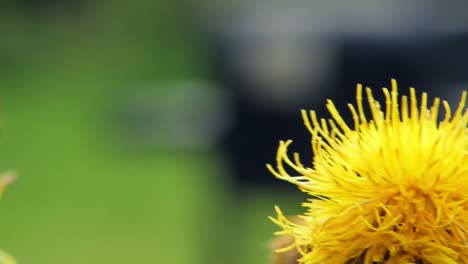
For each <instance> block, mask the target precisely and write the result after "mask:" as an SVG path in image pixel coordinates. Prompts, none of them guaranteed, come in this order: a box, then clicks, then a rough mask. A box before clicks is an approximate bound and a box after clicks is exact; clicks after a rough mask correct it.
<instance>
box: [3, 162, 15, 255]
mask: <svg viewBox="0 0 468 264" xmlns="http://www.w3.org/2000/svg"><path fill="white" fill-rule="evenodd" d="M15 179H16V173H15V172H13V171H10V172H7V173H4V174H3V175H1V176H0V196H1V195H2V194H3V191H4V190H5V187H6V186H8V185H10V184H11V183H13V182H14V181H15ZM0 264H16V260H15V259H14V258H13V257H12V256H10V255H8V254H7V253H5V252H3V251H1V250H0Z"/></svg>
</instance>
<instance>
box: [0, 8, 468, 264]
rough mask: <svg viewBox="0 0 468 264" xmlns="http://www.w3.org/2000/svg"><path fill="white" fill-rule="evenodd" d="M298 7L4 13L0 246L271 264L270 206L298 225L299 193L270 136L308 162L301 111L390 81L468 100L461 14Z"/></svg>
mask: <svg viewBox="0 0 468 264" xmlns="http://www.w3.org/2000/svg"><path fill="white" fill-rule="evenodd" d="M293 2H294V3H293ZM293 2H289V1H288V3H283V4H281V3H270V2H269V1H262V0H257V1H209V0H176V1H150V0H134V1H126V0H96V1H92V0H75V1H59V0H3V1H0V38H1V41H0V126H1V129H0V131H1V133H0V146H1V148H0V149H1V150H2V151H0V169H1V170H2V171H6V170H9V169H15V170H17V171H18V172H19V175H20V177H19V179H18V181H17V182H16V183H15V184H13V185H12V186H11V187H10V188H8V190H7V191H6V193H5V195H4V197H3V200H2V202H1V203H0V215H1V217H0V248H2V249H4V250H5V251H7V252H9V253H11V254H12V255H14V256H16V257H17V259H18V260H19V263H33V264H64V263H66V264H74V263H89V264H93V263H96V264H98V263H99V264H102V263H115V264H117V263H122V264H123V263H175V264H179V263H200V264H204V263H228V264H229V263H236V264H239V263H242V264H260V263H268V258H269V254H270V248H269V241H271V239H272V238H273V232H274V231H276V230H277V229H278V228H277V227H275V225H274V224H272V223H271V222H270V221H269V220H268V219H267V217H268V216H270V215H273V214H274V210H273V206H274V205H276V204H278V205H280V206H281V207H282V208H283V210H284V211H285V212H286V213H287V214H291V215H293V214H297V213H299V212H301V208H300V202H301V201H303V200H304V199H305V196H304V195H303V194H302V193H300V192H298V191H297V190H296V189H295V188H294V187H293V186H289V185H288V184H286V183H282V182H280V181H276V180H274V179H273V176H271V175H270V174H269V173H268V172H267V170H266V169H265V165H264V164H265V163H267V162H274V159H275V151H276V146H277V144H278V140H280V139H283V140H284V139H288V138H293V139H294V140H296V144H294V146H293V147H292V148H293V149H294V150H299V151H300V152H301V153H305V154H306V155H305V156H306V157H308V156H310V154H308V153H310V144H309V139H310V136H309V135H308V134H307V132H306V130H305V129H304V128H303V127H302V126H301V119H300V115H299V109H300V108H307V109H310V108H314V109H317V111H318V113H319V115H320V116H322V115H324V114H325V113H326V109H325V108H324V102H325V99H326V98H328V97H331V98H333V99H334V100H335V101H336V103H337V105H338V106H340V105H342V106H346V103H347V102H350V101H352V100H353V99H352V98H353V94H354V85H355V83H356V82H364V83H366V84H369V85H372V86H374V87H380V86H382V85H388V82H389V79H390V78H392V77H396V78H397V79H398V80H399V81H400V84H401V87H404V88H406V87H407V85H415V86H416V87H417V88H419V87H421V88H423V89H421V90H425V91H427V90H429V91H431V92H433V93H431V94H433V95H437V96H441V97H443V98H445V99H447V100H449V101H451V100H452V99H453V98H456V96H457V95H458V94H459V93H458V92H457V93H453V91H454V90H453V88H454V87H456V88H457V89H458V88H460V89H462V88H465V87H468V78H467V77H466V70H465V69H466V68H467V66H468V65H467V62H468V50H467V49H466V47H467V46H468V34H467V32H468V30H467V28H468V22H467V20H466V15H465V14H466V10H468V6H467V4H466V3H464V2H463V1H454V2H457V3H452V4H448V3H446V2H445V1H436V0H433V1H430V2H431V3H432V4H433V5H432V6H431V5H425V4H422V3H423V1H414V2H413V1H412V2H411V3H406V2H403V1H395V2H394V1H392V3H393V4H389V3H390V2H385V1H380V2H378V3H377V2H375V1H370V0H362V1H357V2H356V3H354V4H352V3H351V2H349V3H348V2H347V3H346V4H343V3H342V2H336V1H310V3H306V2H307V1H305V2H304V1H293ZM423 6H424V8H423ZM438 6H439V7H440V6H444V8H447V9H449V10H450V12H451V15H450V16H445V15H444V16H443V17H449V18H450V19H448V20H447V19H445V20H444V19H442V17H441V16H438V15H437V12H433V11H434V10H437V9H438ZM408 10H409V11H408ZM376 65H377V66H378V67H377V66H376ZM320 87H323V88H320ZM403 90H404V89H403ZM452 103H453V102H452Z"/></svg>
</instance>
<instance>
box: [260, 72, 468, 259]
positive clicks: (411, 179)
mask: <svg viewBox="0 0 468 264" xmlns="http://www.w3.org/2000/svg"><path fill="white" fill-rule="evenodd" d="M391 84H392V89H391V91H389V90H388V89H386V88H384V89H383V92H384V95H385V98H386V101H385V104H384V105H383V108H384V109H381V104H380V103H379V102H377V101H376V100H374V98H373V96H372V91H371V89H370V88H367V89H366V93H367V101H368V105H369V109H368V110H369V111H370V113H371V116H372V117H371V118H369V117H367V116H366V114H365V112H366V111H367V110H365V109H364V105H363V98H362V85H360V84H358V85H357V97H356V99H357V106H354V105H352V104H349V105H348V106H349V108H350V110H351V113H352V115H353V119H354V127H353V128H350V127H349V126H348V125H347V124H346V123H345V122H344V120H343V118H342V117H341V116H340V114H339V113H338V111H337V109H336V107H335V106H334V104H333V102H332V101H330V100H328V104H327V108H328V110H329V111H330V113H331V116H332V119H330V120H325V119H320V120H319V119H317V117H316V115H315V112H314V111H311V112H309V113H308V112H306V111H302V116H303V119H304V123H305V126H306V127H307V129H308V130H309V131H310V133H311V135H312V150H313V153H314V159H313V162H312V164H311V166H310V167H308V166H304V165H303V164H302V163H301V161H300V159H299V155H298V154H297V153H294V158H293V159H290V158H289V157H288V155H287V148H288V146H289V145H290V144H291V141H286V142H280V145H279V148H278V153H277V157H276V160H277V165H276V169H273V167H272V166H270V165H268V168H269V170H270V171H271V172H272V173H273V174H274V175H275V176H276V177H277V178H279V179H282V180H286V181H288V182H290V183H293V184H295V185H297V186H298V187H299V188H300V189H301V190H302V191H304V192H307V193H308V194H310V195H311V196H312V197H311V199H309V200H308V201H307V202H305V203H304V204H303V206H304V207H305V208H307V212H306V213H305V214H304V215H301V216H300V217H301V218H302V219H303V220H304V224H296V223H293V222H291V221H289V220H288V219H287V218H286V217H285V216H284V215H283V213H282V212H281V210H280V209H279V208H278V207H276V211H277V213H278V217H277V218H276V219H273V218H272V220H273V221H274V222H275V223H277V224H278V225H280V226H281V227H282V229H283V231H281V232H278V234H280V235H281V234H288V235H291V236H292V237H294V242H293V244H292V245H291V246H289V247H287V248H285V249H283V250H285V251H286V250H289V249H294V248H295V249H296V250H297V251H298V252H299V253H300V255H301V258H300V260H299V263H304V264H316V263H317V264H318V263H321V264H322V263H325V264H326V263H330V264H340V263H365V264H372V263H387V264H388V263H395V264H396V263H399V264H404V263H419V264H421V263H423V264H428V263H431V264H452V263H453V264H457V263H468V242H467V240H468V233H467V231H468V128H467V124H468V111H467V110H466V109H465V101H466V96H467V93H466V92H463V94H462V96H461V100H460V104H459V105H458V108H457V109H456V110H455V112H454V113H453V114H452V111H451V109H450V106H449V104H448V103H447V102H446V101H443V102H442V105H443V108H444V109H445V111H444V112H445V116H444V117H443V118H442V121H440V122H439V121H438V120H439V117H438V113H439V105H440V103H441V102H440V99H439V98H435V99H434V101H433V103H432V106H430V108H428V106H427V102H428V96H427V94H426V93H423V94H422V97H421V100H420V101H421V102H420V105H418V102H417V99H416V92H415V90H414V88H411V89H410V95H409V98H408V96H401V99H400V98H399V96H398V91H397V84H396V81H395V80H392V83H391ZM399 104H400V105H399ZM284 164H286V165H288V166H289V167H291V168H293V169H294V170H295V171H296V172H297V173H298V174H299V175H297V176H292V175H290V174H288V172H287V171H286V170H285V168H284Z"/></svg>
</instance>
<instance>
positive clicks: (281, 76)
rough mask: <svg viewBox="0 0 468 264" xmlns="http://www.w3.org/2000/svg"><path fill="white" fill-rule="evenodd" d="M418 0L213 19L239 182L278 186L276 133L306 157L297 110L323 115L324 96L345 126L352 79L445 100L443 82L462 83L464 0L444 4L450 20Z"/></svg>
mask: <svg viewBox="0 0 468 264" xmlns="http://www.w3.org/2000/svg"><path fill="white" fill-rule="evenodd" d="M416 2H417V3H411V4H409V5H406V4H405V7H403V5H401V6H399V5H398V4H394V3H392V4H391V5H389V4H386V3H384V2H379V3H375V4H373V5H369V6H362V5H356V6H352V5H350V6H348V7H349V8H342V9H339V8H336V6H335V5H334V4H333V3H325V2H322V3H321V4H318V3H315V4H310V5H309V4H297V3H296V4H293V3H291V5H290V6H288V7H287V8H286V7H284V6H283V7H282V6H279V5H278V6H275V5H268V6H267V5H262V4H261V3H260V2H258V3H257V5H255V8H251V9H248V8H243V7H240V8H237V9H234V11H233V10H229V15H228V16H227V15H226V13H224V15H225V16H223V15H218V16H214V17H215V18H214V19H215V21H217V22H219V23H213V24H216V25H217V27H210V29H209V32H210V34H211V37H212V40H213V44H214V47H215V50H216V53H215V54H216V56H215V63H214V64H213V72H214V74H215V76H216V78H217V80H219V81H220V83H221V84H222V85H223V86H225V87H227V88H228V89H230V90H232V91H233V94H234V95H235V97H234V98H235V119H234V120H236V123H235V127H234V130H232V131H231V133H230V134H229V135H228V136H227V137H226V141H225V145H224V147H225V149H226V150H227V153H228V155H229V157H230V161H231V162H232V164H233V165H234V169H235V175H236V176H237V182H238V186H240V187H241V188H243V187H248V186H260V185H271V184H276V182H277V181H276V180H275V179H274V177H273V176H271V175H269V173H268V172H267V171H266V169H265V167H264V164H265V163H274V162H275V153H276V147H277V145H278V141H279V140H285V139H293V140H295V141H296V142H295V144H293V145H292V148H291V151H290V152H291V153H292V152H293V151H297V152H299V153H301V155H302V156H303V157H302V161H303V162H304V163H309V162H310V161H311V155H312V154H311V149H310V142H309V139H310V135H309V134H308V132H307V131H306V129H305V128H304V127H303V126H302V120H301V117H300V112H299V111H300V109H302V108H304V109H314V110H316V111H317V115H318V116H319V117H324V118H328V117H329V115H328V113H327V110H326V109H325V103H326V99H327V98H331V99H333V101H334V103H335V104H336V106H337V108H338V109H339V110H340V111H341V112H342V115H343V116H344V117H345V119H346V120H347V121H348V122H349V123H352V122H351V121H352V120H351V116H350V114H349V110H348V108H347V103H350V102H354V101H355V86H356V83H363V84H364V85H366V86H370V87H373V88H377V91H376V92H375V94H376V95H375V97H376V98H377V99H378V100H381V99H382V95H381V93H379V91H378V89H379V88H380V87H383V86H387V87H388V86H389V85H390V79H391V78H396V79H397V80H398V83H399V86H400V92H401V93H406V91H407V90H408V88H409V87H410V86H414V87H417V88H418V90H419V91H426V92H430V93H431V95H433V96H440V97H442V98H443V99H444V98H447V97H450V96H451V92H450V91H453V90H449V89H447V87H445V88H444V85H446V83H447V81H448V80H456V81H457V82H458V83H460V84H463V83H467V84H468V77H466V74H463V72H464V70H465V69H466V68H467V66H468V60H466V59H463V58H466V57H467V56H468V51H467V50H466V49H465V48H464V47H466V45H467V44H468V42H467V28H468V20H467V19H466V18H464V16H462V15H461V14H462V12H461V11H460V9H462V10H466V7H467V5H466V4H463V3H462V2H456V3H452V4H451V5H449V6H447V8H449V9H453V14H454V17H456V18H457V19H456V20H455V21H453V20H450V19H445V18H443V17H440V16H438V15H437V12H435V11H436V10H437V8H438V7H440V6H441V5H442V2H441V1H433V2H432V4H433V5H431V6H428V5H421V3H422V1H416ZM369 3H370V2H369ZM220 10H221V11H220V12H221V13H222V14H223V12H222V10H223V9H222V8H220ZM217 17H223V18H226V17H227V18H229V19H224V20H220V19H218V20H216V19H217ZM452 67H453V70H449V69H451V68H452Z"/></svg>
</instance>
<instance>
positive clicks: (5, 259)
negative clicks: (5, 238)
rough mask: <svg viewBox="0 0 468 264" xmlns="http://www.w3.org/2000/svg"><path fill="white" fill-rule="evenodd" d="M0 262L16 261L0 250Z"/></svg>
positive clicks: (4, 263)
mask: <svg viewBox="0 0 468 264" xmlns="http://www.w3.org/2000/svg"><path fill="white" fill-rule="evenodd" d="M0 264H16V261H15V259H14V258H13V257H11V256H10V255H8V254H6V253H5V252H3V251H0Z"/></svg>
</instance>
